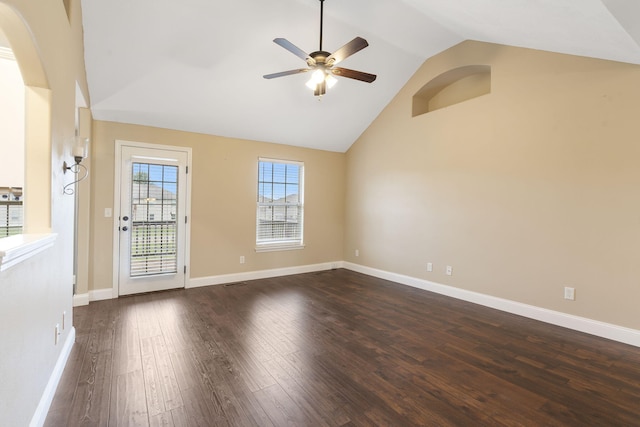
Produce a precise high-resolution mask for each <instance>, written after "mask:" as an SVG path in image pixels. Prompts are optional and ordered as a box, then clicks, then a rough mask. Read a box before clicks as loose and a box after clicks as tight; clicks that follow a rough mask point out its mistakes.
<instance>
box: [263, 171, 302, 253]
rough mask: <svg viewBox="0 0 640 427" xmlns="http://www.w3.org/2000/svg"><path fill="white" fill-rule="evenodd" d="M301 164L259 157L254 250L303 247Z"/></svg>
mask: <svg viewBox="0 0 640 427" xmlns="http://www.w3.org/2000/svg"><path fill="white" fill-rule="evenodd" d="M303 187H304V164H303V163H301V162H291V161H284V160H271V159H258V207H257V215H256V217H257V218H256V223H257V226H256V246H257V247H256V250H258V251H260V250H278V249H299V248H302V247H303V244H302V236H303V217H304V215H303V213H304V197H303V192H304V191H303V190H304V188H303Z"/></svg>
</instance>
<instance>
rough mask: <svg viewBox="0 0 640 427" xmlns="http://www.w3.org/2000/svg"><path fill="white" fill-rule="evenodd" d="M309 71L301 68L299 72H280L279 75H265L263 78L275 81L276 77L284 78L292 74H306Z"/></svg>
mask: <svg viewBox="0 0 640 427" xmlns="http://www.w3.org/2000/svg"><path fill="white" fill-rule="evenodd" d="M307 71H309V69H308V68H299V69H297V70H289V71H280V72H279V73H273V74H265V75H264V76H262V77H264V78H265V79H275V78H276V77H284V76H290V75H292V74H299V73H306V72H307Z"/></svg>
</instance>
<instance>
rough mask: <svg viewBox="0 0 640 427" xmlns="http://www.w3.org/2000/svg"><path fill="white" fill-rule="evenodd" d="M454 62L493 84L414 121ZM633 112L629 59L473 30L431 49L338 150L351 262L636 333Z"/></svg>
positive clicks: (638, 245) (635, 93)
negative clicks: (431, 85)
mask: <svg viewBox="0 0 640 427" xmlns="http://www.w3.org/2000/svg"><path fill="white" fill-rule="evenodd" d="M464 65H490V66H491V68H492V77H491V80H492V90H491V93H490V94H488V95H484V96H481V97H479V98H475V99H471V100H468V101H466V102H463V103H460V104H456V105H453V106H449V107H446V108H443V109H441V110H437V111H433V112H431V113H428V114H425V115H421V116H418V117H415V118H412V117H411V111H412V110H411V99H412V96H413V94H414V93H416V92H417V91H419V90H420V88H421V87H422V86H423V85H425V84H426V83H427V82H429V81H430V80H431V79H433V78H434V77H436V76H438V75H440V74H442V73H443V72H445V71H448V70H450V69H453V68H456V67H460V66H464ZM639 111H640V67H638V66H634V65H628V64H622V63H615V62H608V61H601V60H594V59H587V58H582V57H574V56H567V55H560V54H552V53H546V52H541V51H533V50H526V49H519V48H512V47H505V46H498V45H491V44H484V43H479V42H464V43H462V44H460V45H458V46H455V47H453V48H451V49H449V50H447V51H445V52H443V53H441V54H439V55H437V56H436V57H434V58H431V59H429V60H428V61H426V62H425V64H424V65H423V66H422V67H421V68H420V69H419V71H418V72H417V73H416V74H415V75H414V76H413V77H412V78H411V79H410V80H409V82H408V83H407V84H406V86H405V87H404V88H403V89H402V90H401V91H400V92H399V93H398V95H397V96H396V97H395V99H394V100H393V101H392V102H391V103H390V104H389V105H388V106H387V107H386V109H385V110H384V111H383V112H382V114H380V116H379V117H378V119H377V120H376V121H375V122H374V123H373V124H372V125H371V126H370V127H369V129H368V130H367V131H366V132H365V133H364V134H363V135H362V137H361V138H360V139H359V140H358V141H357V142H356V143H355V144H354V145H353V146H352V148H351V149H350V150H349V151H348V153H347V202H346V223H345V230H346V238H345V257H346V260H348V261H351V262H354V263H358V264H362V265H365V266H370V267H373V268H378V269H381V270H386V271H390V272H394V273H399V274H404V275H408V276H412V277H417V278H422V279H426V280H430V281H434V282H438V283H442V284H447V285H451V286H454V287H458V288H462V289H466V290H470V291H476V292H480V293H483V294H488V295H493V296H496V297H501V298H506V299H509V300H513V301H519V302H523V303H526V304H532V305H535V306H539V307H543V308H548V309H551V310H557V311H560V312H565V313H569V314H573V315H578V316H583V317H587V318H591V319H595V320H600V321H604V322H608V323H613V324H617V325H622V326H626V327H630V328H635V329H640V316H638V301H640V286H639V285H638V278H640V262H638V257H639V256H640V215H639V212H640V190H639V189H640V167H639V164H640V144H638V135H640V121H639V120H638V112H639ZM356 249H359V251H360V256H359V257H358V258H356V257H355V256H354V251H355V250H356ZM427 262H432V263H433V265H434V271H433V272H432V273H427V272H426V264H427ZM446 265H451V266H453V275H452V276H446V275H445V273H444V270H445V266H446ZM564 286H571V287H575V288H576V300H575V301H566V300H564V299H563V287H564Z"/></svg>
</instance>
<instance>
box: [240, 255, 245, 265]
mask: <svg viewBox="0 0 640 427" xmlns="http://www.w3.org/2000/svg"><path fill="white" fill-rule="evenodd" d="M240 264H244V255H242V256H240Z"/></svg>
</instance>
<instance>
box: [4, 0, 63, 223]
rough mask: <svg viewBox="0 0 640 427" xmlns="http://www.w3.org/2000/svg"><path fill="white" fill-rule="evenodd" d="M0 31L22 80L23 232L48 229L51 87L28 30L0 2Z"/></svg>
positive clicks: (14, 13) (6, 6)
mask: <svg viewBox="0 0 640 427" xmlns="http://www.w3.org/2000/svg"><path fill="white" fill-rule="evenodd" d="M0 32H2V34H3V35H4V37H5V38H6V41H7V42H8V44H9V47H10V48H11V50H12V52H13V55H14V57H15V60H16V62H17V64H18V67H19V69H20V74H21V75H22V80H23V82H24V92H25V93H24V125H25V126H24V189H23V192H24V195H25V196H24V227H23V233H24V234H38V233H48V232H49V231H50V230H51V90H50V88H49V83H48V79H47V76H46V73H45V71H44V68H43V66H42V61H41V59H40V56H39V55H38V49H37V47H36V45H35V44H34V41H33V39H32V37H31V31H30V30H29V28H28V27H27V25H26V24H25V22H24V21H23V20H22V18H21V17H20V16H19V15H18V14H17V13H16V12H15V11H14V10H13V8H11V7H10V6H9V5H7V4H5V3H3V2H0Z"/></svg>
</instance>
